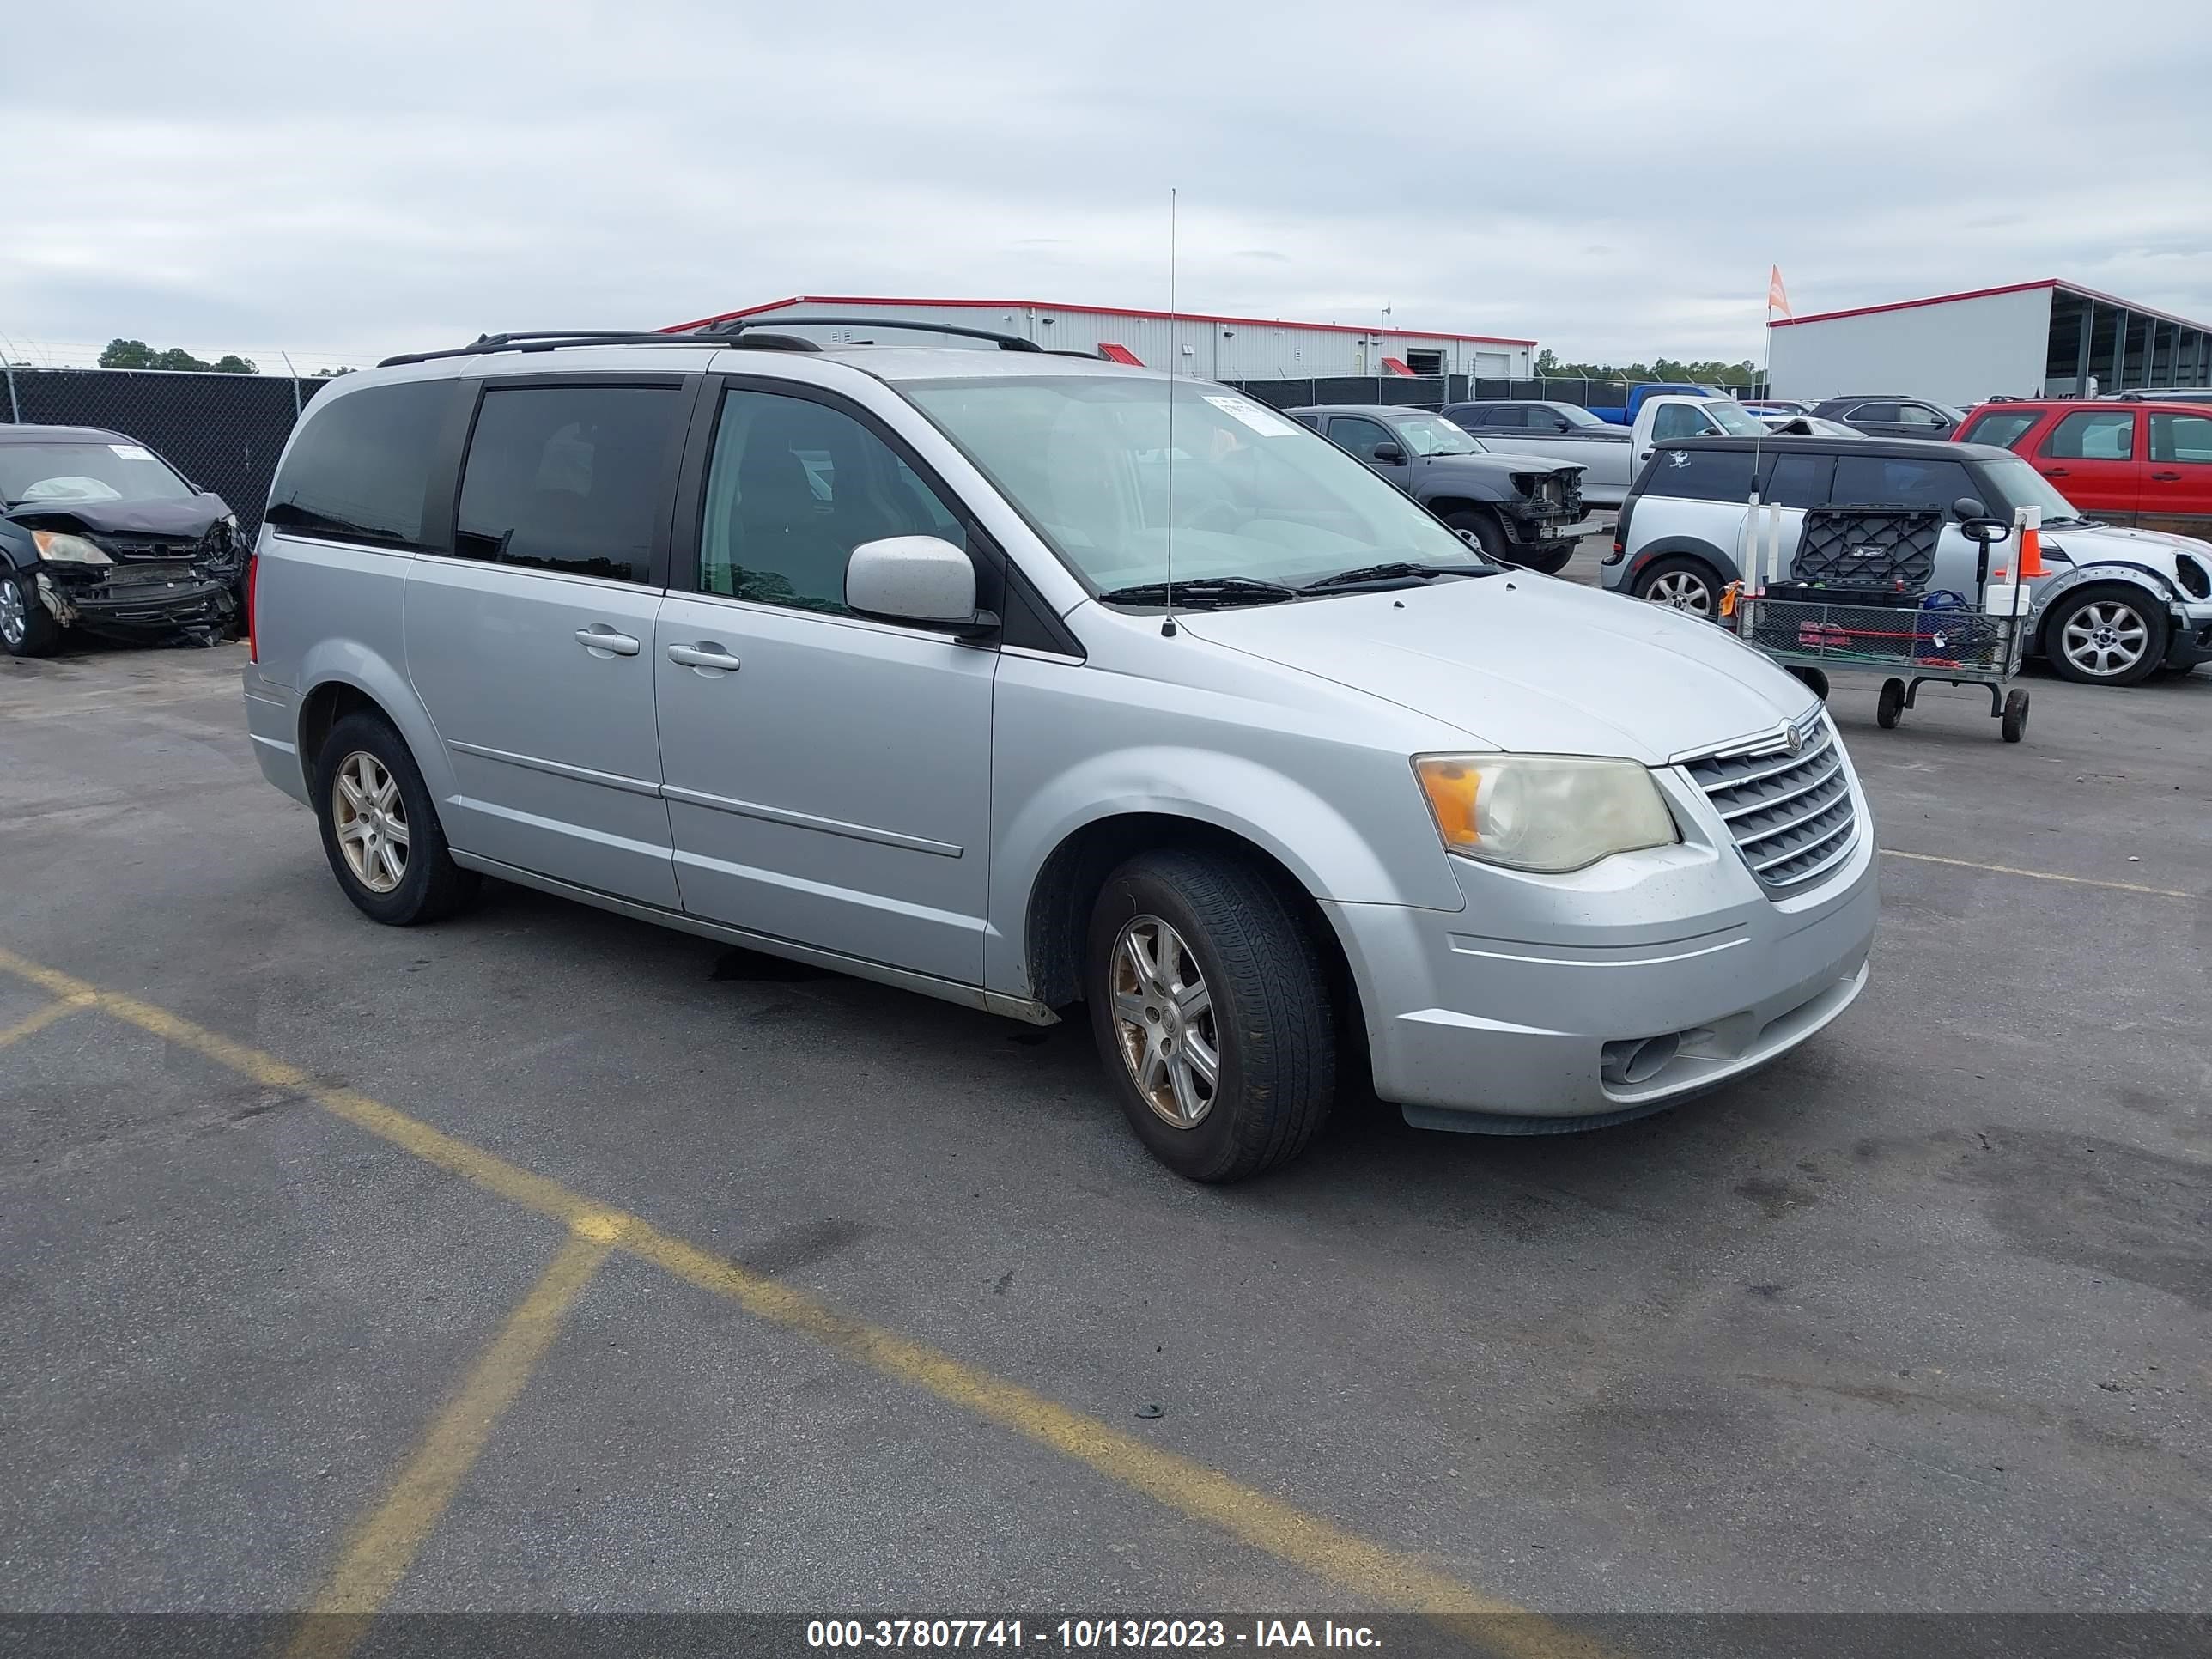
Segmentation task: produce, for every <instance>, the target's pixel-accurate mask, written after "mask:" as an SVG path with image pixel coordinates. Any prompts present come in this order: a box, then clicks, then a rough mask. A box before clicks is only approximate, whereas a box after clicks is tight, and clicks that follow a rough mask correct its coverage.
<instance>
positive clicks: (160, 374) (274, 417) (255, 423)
mask: <svg viewBox="0 0 2212 1659" xmlns="http://www.w3.org/2000/svg"><path fill="white" fill-rule="evenodd" d="M5 374H6V382H7V383H6V386H5V388H4V393H5V396H4V400H0V420H5V421H7V422H9V423H11V424H14V425H18V426H87V427H98V428H101V429H102V430H104V431H108V432H119V433H121V434H122V435H124V436H125V437H126V438H130V439H131V440H133V441H136V442H138V443H142V444H143V445H145V446H146V447H148V448H149V449H151V450H153V451H154V452H155V453H156V454H158V455H161V457H162V458H163V459H166V460H167V462H168V463H169V465H172V466H173V467H175V468H176V469H177V471H179V472H181V473H183V474H184V475H185V477H187V478H189V479H191V482H192V483H194V484H196V485H197V486H198V487H199V488H200V489H209V490H213V491H214V492H215V493H216V495H220V496H222V498H223V500H224V501H227V502H228V503H229V505H230V509H231V511H232V512H234V513H237V514H238V522H239V525H240V527H241V528H242V529H243V530H245V532H246V533H247V534H248V535H249V536H250V535H252V533H253V532H256V531H258V529H259V528H260V527H261V510H262V508H263V507H264V506H266V505H267V503H268V501H269V481H270V478H271V477H273V476H274V475H275V473H276V458H277V456H278V455H279V454H281V453H283V448H284V440H285V439H286V438H288V437H289V436H290V435H291V431H292V427H293V423H294V422H296V421H297V420H298V419H299V415H300V410H302V409H303V408H305V407H306V406H307V399H308V398H312V397H313V396H314V395H315V394H316V393H317V392H320V391H321V390H322V389H323V388H324V387H325V386H328V385H329V384H330V382H329V381H328V380H293V379H291V378H289V377H288V376H283V375H276V374H193V373H188V372H187V373H178V372H172V371H167V370H156V369H134V368H21V367H20V366H18V367H10V368H7V369H6V371H5Z"/></svg>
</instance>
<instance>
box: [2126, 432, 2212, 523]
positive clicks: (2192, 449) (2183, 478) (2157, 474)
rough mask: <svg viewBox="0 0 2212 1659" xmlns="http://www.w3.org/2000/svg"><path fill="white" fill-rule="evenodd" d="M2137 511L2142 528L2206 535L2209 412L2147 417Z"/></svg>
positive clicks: (2210, 515) (2211, 451) (2211, 497)
mask: <svg viewBox="0 0 2212 1659" xmlns="http://www.w3.org/2000/svg"><path fill="white" fill-rule="evenodd" d="M2139 512H2140V522H2141V523H2142V525H2143V526H2145V527H2146V528H2147V529H2151V530H2171V531H2173V532H2177V533H2178V534H2180V535H2184V536H2205V535H2212V410H2205V412H2204V413H2203V414H2202V415H2184V414H2172V415H2166V414H2159V413H2153V414H2152V415H2151V417H2150V465H2149V467H2148V469H2147V470H2146V471H2144V474H2143V483H2142V500H2141V502H2140V507H2139Z"/></svg>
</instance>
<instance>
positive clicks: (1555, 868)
mask: <svg viewBox="0 0 2212 1659" xmlns="http://www.w3.org/2000/svg"><path fill="white" fill-rule="evenodd" d="M1413 770H1414V772H1415V773H1416V774H1418V775H1419V777H1420V780H1421V788H1422V790H1423V792H1424V793H1425V794H1426V795H1427V796H1428V798H1429V811H1431V813H1432V814H1434V815H1435V817H1436V821H1437V833H1438V834H1439V835H1441V836H1443V838H1444V846H1445V847H1446V848H1449V850H1450V851H1452V852H1455V853H1462V854H1466V855H1467V856H1468V858H1474V859H1480V860H1483V861H1484V862H1485V863H1486V864H1502V865H1504V866H1507V867H1508V868H1510V869H1514V870H1534V871H1538V872H1543V873H1545V874H1547V875H1558V874H1561V873H1563V872H1566V871H1569V870H1579V869H1581V868H1583V866H1585V865H1590V864H1595V863H1596V862H1597V861H1598V860H1600V859H1601V858H1608V857H1610V856H1611V855H1612V854H1615V853H1632V852H1634V851H1636V850H1637V849H1638V848H1642V847H1668V846H1671V845H1673V844H1674V842H1676V841H1677V840H1679V839H1680V836H1678V835H1677V834H1676V832H1675V829H1674V815H1673V814H1672V813H1670V812H1668V810H1667V802H1666V800H1665V799H1664V798H1663V797H1662V795H1661V794H1660V793H1659V786H1658V785H1657V784H1656V783H1654V782H1653V781H1651V774H1650V770H1649V769H1647V768H1645V767H1643V766H1639V765H1638V764H1637V763H1636V762H1634V761H1624V760H1584V759H1581V758H1577V757H1568V756H1563V755H1422V756H1417V757H1415V758H1414V761H1413Z"/></svg>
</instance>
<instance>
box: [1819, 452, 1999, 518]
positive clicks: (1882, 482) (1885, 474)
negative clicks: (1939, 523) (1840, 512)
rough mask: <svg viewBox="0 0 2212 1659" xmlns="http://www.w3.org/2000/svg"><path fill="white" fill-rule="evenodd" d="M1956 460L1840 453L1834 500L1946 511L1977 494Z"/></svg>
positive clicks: (1849, 504) (1851, 504) (1854, 504)
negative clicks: (1963, 497) (1960, 499)
mask: <svg viewBox="0 0 2212 1659" xmlns="http://www.w3.org/2000/svg"><path fill="white" fill-rule="evenodd" d="M1974 493H1975V492H1974V487H1973V480H1972V478H1970V477H1967V476H1966V467H1965V466H1964V465H1961V464H1960V463H1959V462H1957V461H1945V460H1921V459H1917V458H1915V459H1904V458H1902V457H1899V456H1894V455H1838V456H1837V457H1836V483H1835V489H1834V490H1833V492H1832V499H1833V500H1834V501H1835V502H1836V504H1837V505H1838V507H1938V508H1942V509H1943V510H1945V511H1948V509H1949V508H1950V506H1951V504H1952V503H1953V502H1954V501H1957V500H1958V499H1959V498H1960V496H1961V495H1972V494H1974Z"/></svg>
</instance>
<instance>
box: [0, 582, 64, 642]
mask: <svg viewBox="0 0 2212 1659" xmlns="http://www.w3.org/2000/svg"><path fill="white" fill-rule="evenodd" d="M61 641H62V625H61V624H60V623H58V622H56V621H55V620H54V613H53V612H52V611H49V610H47V609H46V601H45V600H44V599H40V597H39V581H38V578H37V577H35V576H33V574H31V573H30V572H29V571H27V570H9V569H6V568H0V649H4V650H5V651H6V652H7V653H8V654H9V656H11V657H44V656H49V655H51V654H52V652H53V648H54V647H56V646H58V645H59V644H60V643H61Z"/></svg>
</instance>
